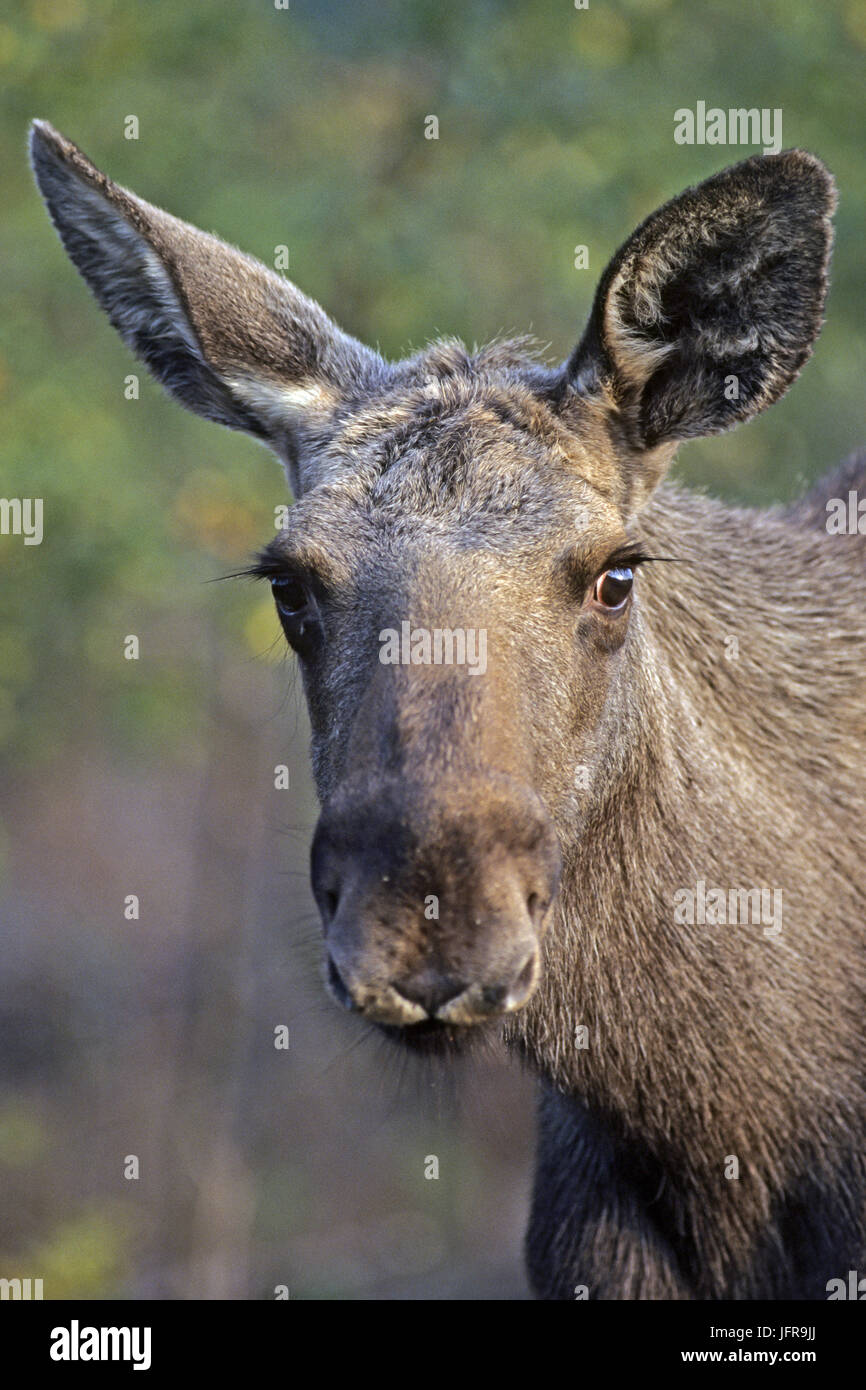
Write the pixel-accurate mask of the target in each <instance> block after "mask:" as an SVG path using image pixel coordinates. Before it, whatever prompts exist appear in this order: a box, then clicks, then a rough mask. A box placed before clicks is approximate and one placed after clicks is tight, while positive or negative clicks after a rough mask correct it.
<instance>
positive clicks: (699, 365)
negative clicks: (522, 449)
mask: <svg viewBox="0 0 866 1390" xmlns="http://www.w3.org/2000/svg"><path fill="white" fill-rule="evenodd" d="M835 203H836V199H835V188H834V184H833V179H832V177H831V175H830V174H829V172H828V170H827V169H826V168H825V167H824V165H823V164H822V163H821V161H820V160H818V159H816V158H815V157H814V156H813V155H809V154H806V153H804V152H803V151H801V150H788V151H785V152H784V153H782V154H778V155H767V156H761V155H758V156H755V157H754V158H752V159H747V160H745V161H744V162H743V163H742V164H737V165H734V166H733V167H732V168H730V169H725V170H723V171H722V172H721V173H720V174H716V175H715V177H713V178H711V179H708V180H707V181H706V182H705V183H702V184H699V185H698V186H697V187H695V188H690V189H687V190H686V192H685V193H683V194H681V195H680V196H679V197H678V198H674V199H672V201H671V202H669V203H666V204H665V205H664V206H663V207H661V208H659V210H658V211H657V212H654V213H653V214H652V216H650V217H648V218H647V220H646V221H645V222H643V223H642V224H641V226H640V227H638V229H637V231H636V232H634V233H633V234H632V236H631V237H630V238H629V240H628V241H627V242H626V243H625V245H624V246H622V247H621V248H620V250H619V251H618V252H617V254H616V255H615V256H614V258H613V260H612V261H611V263H610V265H609V266H608V267H607V270H606V271H605V272H604V275H603V276H602V279H601V283H600V284H599V287H598V291H597V293H596V297H595V302H594V304H593V309H592V313H591V316H590V320H589V324H588V326H587V329H586V332H585V333H584V336H583V338H582V340H581V342H580V344H579V346H578V347H577V349H576V350H575V352H574V353H573V355H572V357H571V358H570V359H569V361H568V362H567V363H566V365H565V367H564V369H563V374H562V380H563V384H567V385H569V386H570V387H571V388H572V390H574V391H576V392H577V393H578V394H579V395H583V396H586V395H590V396H593V395H598V396H601V397H603V398H604V399H605V401H606V403H607V405H608V406H609V407H610V408H611V410H612V413H613V415H614V416H615V417H616V420H617V423H618V424H619V426H620V429H621V431H623V432H624V435H625V440H626V443H627V444H628V445H630V446H631V447H632V448H634V449H638V450H648V451H656V457H657V458H658V459H659V460H662V461H664V460H666V461H669V460H670V457H671V456H672V454H673V447H674V446H675V445H676V443H677V441H679V440H682V439H691V438H693V437H695V436H698V435H709V434H718V433H719V432H720V431H722V430H726V429H728V428H730V426H731V425H734V424H737V423H738V422H739V421H741V420H748V419H750V418H751V417H752V416H753V415H756V414H757V413H758V412H759V411H761V410H763V409H764V408H765V406H768V405H771V404H772V402H773V401H775V400H777V399H778V397H779V396H781V395H782V393H783V392H784V391H785V390H786V389H787V388H788V386H789V385H790V384H791V382H792V381H793V380H794V379H795V377H796V376H797V374H798V373H799V371H800V369H801V367H802V366H803V364H804V362H805V361H806V360H807V358H808V357H809V354H810V352H811V349H812V344H813V343H814V341H815V339H816V337H817V336H818V332H819V330H820V327H821V321H822V310H823V306H824V298H825V294H826V289H827V264H828V260H829V255H830V248H831V243H832V230H831V226H830V217H831V215H832V213H833V210H834V208H835ZM666 445H667V446H671V447H669V448H665V447H664V446H666ZM659 446H662V447H659ZM647 481H650V480H647Z"/></svg>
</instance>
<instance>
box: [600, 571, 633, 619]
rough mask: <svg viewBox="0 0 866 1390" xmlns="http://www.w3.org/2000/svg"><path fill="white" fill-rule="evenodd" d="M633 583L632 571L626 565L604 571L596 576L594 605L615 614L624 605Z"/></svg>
mask: <svg viewBox="0 0 866 1390" xmlns="http://www.w3.org/2000/svg"><path fill="white" fill-rule="evenodd" d="M633 583H634V571H633V570H631V569H629V568H628V566H627V565H618V566H617V567H616V569H610V570H605V571H604V573H603V574H600V575H599V576H598V579H597V580H596V581H595V592H594V594H593V597H594V598H595V601H596V603H600V604H601V605H602V607H604V608H607V609H609V610H610V611H611V612H615V611H616V610H618V609H620V608H622V607H623V606H624V605H625V601H626V599H627V598H628V596H629V594H630V593H631V586H632V584H633Z"/></svg>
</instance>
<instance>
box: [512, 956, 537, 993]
mask: <svg viewBox="0 0 866 1390" xmlns="http://www.w3.org/2000/svg"><path fill="white" fill-rule="evenodd" d="M534 974H535V952H534V951H532V952H531V953H530V955H529V956H528V958H527V961H526V964H525V965H524V967H523V969H522V970H521V972H520V974H519V975H518V977H517V979H516V980H515V981H514V984H513V985H512V990H513V992H514V993H515V994H517V993H520V992H522V991H523V990H525V989H528V988H529V986H530V985H531V984H532V978H533V976H534Z"/></svg>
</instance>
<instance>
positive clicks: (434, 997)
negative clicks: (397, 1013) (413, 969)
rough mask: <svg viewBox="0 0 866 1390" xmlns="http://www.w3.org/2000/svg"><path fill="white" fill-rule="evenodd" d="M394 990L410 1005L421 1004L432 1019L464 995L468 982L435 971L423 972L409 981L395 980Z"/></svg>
mask: <svg viewBox="0 0 866 1390" xmlns="http://www.w3.org/2000/svg"><path fill="white" fill-rule="evenodd" d="M394 988H395V989H396V991H397V993H398V994H402V996H403V998H404V999H408V1000H409V1002H410V1004H420V1005H421V1008H422V1009H426V1010H427V1013H428V1014H429V1015H430V1017H431V1018H432V1017H433V1015H434V1014H435V1013H436V1010H437V1009H441V1008H442V1006H443V1005H444V1004H447V1003H448V1001H449V1000H450V999H456V998H457V996H458V994H462V993H463V991H464V990H465V989H466V981H465V980H456V979H455V978H454V976H453V975H440V974H439V973H438V971H434V970H421V971H419V972H418V973H417V974H416V975H413V976H412V978H411V979H409V980H395V981H394Z"/></svg>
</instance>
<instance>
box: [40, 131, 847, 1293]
mask: <svg viewBox="0 0 866 1390" xmlns="http://www.w3.org/2000/svg"><path fill="white" fill-rule="evenodd" d="M32 156H33V165H34V169H35V173H36V178H37V181H38V183H39V187H40V189H41V191H42V194H43V196H44V198H45V201H46V203H47V205H48V209H49V212H50V214H51V217H52V219H53V221H54V223H55V226H56V227H57V229H58V231H59V233H60V236H61V238H62V240H63V243H64V245H65V247H66V249H67V251H68V252H69V255H70V256H71V258H72V260H73V261H74V262H75V264H76V266H77V267H78V269H79V270H80V271H81V273H82V274H83V276H84V278H85V279H86V280H87V282H88V284H89V285H90V287H91V289H92V290H93V291H94V293H95V294H96V297H97V298H98V300H99V301H100V303H101V304H102V305H103V307H104V308H105V309H106V311H107V312H108V314H109V316H110V318H111V320H112V322H113V323H114V325H115V327H116V328H117V329H118V330H119V331H120V333H121V334H122V335H123V337H124V338H125V340H126V341H127V342H128V343H129V344H130V346H131V347H133V348H134V350H135V351H136V352H138V353H139V354H140V356H141V357H142V358H143V359H144V361H145V362H146V363H147V364H148V366H149V367H150V368H151V369H152V371H153V372H154V374H155V375H156V376H157V377H158V378H159V380H160V381H162V382H163V383H164V385H165V386H166V387H167V388H168V390H169V391H171V392H172V393H173V394H174V395H176V396H177V397H178V398H179V399H180V400H181V401H182V402H183V403H184V404H185V405H187V406H189V407H190V408H191V409H193V410H195V411H198V412H199V413H200V414H202V415H205V416H207V417H208V418H209V419H212V420H216V421H218V422H219V423H221V424H225V425H229V426H231V427H233V428H236V429H240V430H245V431H247V432H248V433H250V434H253V435H255V436H256V437H257V438H259V439H261V440H263V441H264V442H265V443H267V444H269V445H270V446H271V447H272V448H273V449H274V451H275V452H276V453H277V454H278V455H279V457H280V458H281V459H282V460H283V462H284V464H285V466H286V469H287V473H288V477H289V480H290V483H291V486H292V489H293V492H294V495H295V498H296V501H295V504H294V506H293V507H292V509H291V512H290V517H289V524H288V526H287V527H286V528H285V530H284V531H283V532H281V534H280V536H279V538H278V539H277V540H276V541H274V542H272V543H271V544H270V545H269V546H268V547H267V549H266V550H265V551H264V552H263V553H262V555H261V557H260V559H259V561H258V563H257V565H256V572H257V573H259V574H261V575H262V576H264V577H266V578H267V579H269V580H270V582H271V584H272V586H273V590H274V596H275V600H276V604H277V608H278V611H279V613H280V617H281V621H282V624H283V627H284V630H285V633H286V637H287V639H288V641H289V642H290V643H291V645H292V647H293V648H294V649H295V651H296V652H297V654H298V658H299V662H300V667H301V670H302V673H303V679H304V684H305V690H306V694H307V699H308V704H309V710H310V716H311V723H312V730H313V762H314V768H315V774H316V780H317V785H318V790H319V794H320V799H321V803H322V806H321V815H320V818H319V822H318V825H317V828H316V832H315V837H314V843H313V850H312V875H313V886H314V891H315V894H316V899H317V902H318V904H319V908H320V910H321V915H322V921H323V929H324V939H325V961H326V972H327V979H328V983H329V988H330V990H331V993H332V994H333V996H334V997H335V999H336V1000H337V1001H338V1002H340V1003H341V1004H343V1005H345V1006H346V1007H347V1008H350V1009H352V1010H356V1011H358V1012H359V1013H360V1014H362V1015H363V1016H364V1017H366V1018H367V1019H370V1020H372V1021H373V1022H375V1023H376V1024H377V1025H379V1026H380V1027H381V1028H382V1029H383V1030H384V1031H385V1032H386V1033H387V1034H389V1035H390V1036H391V1037H393V1038H394V1039H395V1040H396V1041H397V1043H398V1044H399V1045H401V1046H405V1047H411V1048H415V1049H418V1050H439V1051H444V1052H447V1051H449V1050H450V1049H454V1048H458V1047H460V1046H461V1044H462V1043H463V1042H464V1041H465V1040H471V1039H472V1038H473V1037H477V1036H478V1035H479V1034H480V1033H482V1032H483V1031H484V1030H490V1029H498V1030H500V1031H501V1032H502V1033H504V1035H505V1037H506V1039H507V1040H508V1041H509V1043H510V1044H511V1045H512V1046H513V1047H515V1048H518V1049H520V1050H521V1051H522V1052H523V1053H524V1054H525V1055H526V1056H527V1057H528V1058H529V1059H530V1061H531V1063H532V1065H533V1066H534V1067H535V1069H536V1070H537V1072H538V1074H539V1078H540V1090H541V1099H540V1118H539V1147H538V1161H537V1170H536V1178H535V1194H534V1200H533V1208H532V1216H531V1222H530V1230H529V1237H528V1258H529V1268H530V1274H531V1279H532V1282H533V1285H534V1287H535V1290H536V1291H537V1293H538V1294H539V1295H541V1296H544V1297H549V1298H572V1297H575V1296H576V1293H577V1296H580V1295H581V1294H583V1293H584V1292H585V1293H586V1294H587V1295H588V1296H589V1297H591V1298H608V1299H631V1298H635V1299H636V1298H643V1299H647V1298H660V1299H661V1298H670V1299H706V1298H710V1299H726V1298H727V1299H736V1298H781V1297H793V1298H823V1297H826V1290H827V1286H828V1282H829V1281H830V1280H833V1279H838V1278H842V1277H844V1276H845V1274H846V1271H848V1270H849V1269H856V1268H858V1267H860V1268H862V1267H863V1262H864V1260H866V1088H864V1067H863V1034H864V1024H863V1019H864V1011H866V1010H864V1006H866V950H864V921H866V816H864V796H866V794H864V770H866V768H864V764H866V757H864V744H866V679H864V676H866V607H864V602H863V590H864V579H866V539H864V537H863V536H862V535H861V534H859V533H858V528H856V527H855V528H853V533H852V534H829V533H828V528H827V526H826V524H825V522H826V516H827V504H828V503H829V502H830V501H831V499H833V498H842V499H849V498H850V495H851V494H852V493H854V494H856V496H858V497H859V496H860V495H862V494H863V492H864V489H866V456H864V455H855V456H854V457H852V458H851V459H850V460H849V461H848V463H847V464H845V465H844V467H843V468H842V470H841V471H840V472H839V473H838V474H837V475H836V477H834V478H830V479H828V480H827V481H825V482H824V483H823V484H820V485H818V486H817V487H816V488H815V490H814V491H813V492H812V493H811V494H810V495H809V496H807V497H806V498H804V499H803V500H802V502H801V503H799V504H798V505H797V506H795V507H792V508H788V509H787V510H784V509H781V508H776V509H772V510H769V511H764V512H760V511H749V510H745V509H737V508H733V507H727V506H723V505H721V504H720V503H718V502H714V501H712V500H710V499H707V498H705V497H702V496H696V495H693V494H690V493H688V492H685V491H681V490H679V489H676V488H674V487H671V486H669V485H667V484H665V483H664V481H663V479H664V476H665V473H666V471H667V469H668V467H669V465H670V463H671V460H672V457H673V454H674V451H675V449H676V446H677V444H678V442H679V441H681V440H684V439H689V438H692V437H695V436H700V435H710V434H715V433H718V432H719V431H722V430H725V429H727V428H728V427H730V426H732V425H734V424H736V423H738V422H740V421H745V420H748V419H749V418H750V417H752V416H754V415H755V414H756V413H757V412H758V411H760V410H762V409H763V408H764V407H765V406H767V405H769V404H771V403H772V402H773V401H774V400H776V399H777V398H778V397H779V396H780V395H782V393H783V392H784V391H785V390H786V388H787V387H788V386H789V385H790V384H791V382H792V381H793V380H794V378H795V377H796V375H797V373H798V372H799V371H800V369H801V367H802V366H803V364H804V362H805V361H806V359H807V357H808V356H809V353H810V350H811V347H812V344H813V342H814V340H815V337H816V335H817V333H818V331H819V328H820V324H821V317H822V312H823V303H824V296H825V290H826V268H827V260H828V256H829V248H830V240H831V234H830V220H829V219H830V216H831V214H832V211H833V206H834V193H833V185H832V180H831V178H830V176H829V174H828V173H827V171H826V169H825V168H824V167H823V165H822V164H821V163H820V162H819V161H818V160H817V159H815V158H813V157H812V156H810V155H808V154H804V153H802V152H800V151H789V152H787V153H783V154H780V155H773V156H768V157H758V158H754V159H749V160H746V161H745V162H744V163H742V164H739V165H737V166H735V167H734V168H731V169H727V170H725V171H723V172H722V173H720V174H717V175H716V176H715V177H713V178H711V179H709V180H708V181H707V182H706V183H703V184H701V185H700V186H699V187H697V188H693V189H689V190H687V191H686V192H685V193H683V194H682V195H681V196H680V197H678V198H675V199H674V200H673V201H671V202H670V203H668V204H666V205H665V206H664V207H662V208H661V209H660V210H659V211H658V212H656V213H654V214H653V215H652V216H651V217H649V218H648V219H647V221H646V222H644V223H643V224H642V225H641V226H640V227H639V228H638V229H637V231H636V232H635V233H634V234H633V235H632V236H631V237H630V238H629V240H628V241H627V242H626V243H625V245H624V246H623V247H622V249H621V250H620V251H619V252H618V254H617V255H616V256H615V257H614V259H613V261H612V262H611V264H610V266H609V267H608V269H607V270H606V271H605V273H604V275H603V277H602V280H601V283H600V285H599V289H598V292H597V295H596V298H595V302H594V306H593V309H592V313H591V316H590V320H589V324H588V326H587V328H586V331H585V333H584V335H583V338H582V340H581V342H580V344H579V345H578V347H577V348H576V349H575V351H574V352H573V353H572V355H571V356H570V357H569V358H568V359H567V360H566V361H565V362H564V363H563V364H562V365H561V366H559V367H555V368H551V367H547V366H545V365H543V364H542V363H541V362H540V361H539V360H537V358H535V357H534V356H533V354H532V352H531V351H530V350H529V349H528V348H527V347H526V345H525V344H524V343H522V342H513V343H502V342H500V343H496V344H493V345H492V346H490V347H487V348H485V349H482V350H480V351H477V352H474V353H469V352H468V351H466V350H465V349H464V348H463V346H462V345H460V344H459V343H455V342H440V343H437V344H434V345H433V346H432V347H430V348H429V349H427V350H426V351H424V352H421V353H419V354H417V355H416V356H414V357H412V358H410V359H408V360H406V361H403V362H399V363H394V364H392V363H388V362H386V361H384V360H383V359H382V358H381V357H380V356H378V355H377V354H376V353H374V352H372V351H370V350H369V349H367V348H366V347H364V346H362V345H361V344H360V343H359V342H357V341H355V340H354V339H352V338H351V337H349V336H347V335H346V334H345V333H343V332H342V331H341V330H340V329H338V328H337V327H336V325H335V324H334V323H333V322H332V321H331V320H330V319H329V318H328V317H327V315H326V314H325V313H324V312H323V311H322V310H321V309H320V308H319V307H318V305H316V304H314V303H313V302H312V301H310V300H309V299H307V298H305V297H304V296H303V295H302V294H301V293H300V292H299V291H298V290H297V289H295V288H294V286H292V285H291V284H290V283H289V282H288V281H286V280H283V279H281V278H280V277H278V276H276V275H274V274H272V273H271V272H270V271H268V270H267V269H266V268H265V267H264V266H262V265H260V264H259V263H258V262H256V261H254V260H251V259H250V258H248V257H246V256H244V255H242V254H241V253H240V252H238V251H235V250H233V249H232V248H231V247H228V246H226V245H224V244H223V243H222V242H220V241H218V240H216V239H215V238H214V237H211V236H207V235H205V234H204V233H202V232H199V231H197V230H196V229H195V228H193V227H191V226H189V225H187V224H186V223H183V222H180V221H178V220H176V219H175V218H173V217H171V216H169V215H168V214H166V213H164V212H162V211H160V210H159V209H157V208H155V207H152V206H151V205H149V204H148V203H145V202H143V201H142V200H141V199H140V198H138V197H136V196H135V195H134V194H132V193H130V192H128V191H127V190H125V189H122V188H120V187H118V186H117V185H115V184H114V183H112V182H111V181H110V180H109V179H108V178H106V177H105V176H104V175H103V174H101V173H99V171H98V170H96V169H95V168H94V167H93V166H92V165H91V164H90V162H89V161H88V160H87V159H86V158H85V156H84V155H83V154H82V153H81V152H80V151H79V150H78V149H77V148H76V147H75V146H74V145H72V144H71V143H70V142H68V141H67V140H65V139H64V138H63V137H62V136H60V135H59V134H58V133H57V132H56V131H54V130H53V129H52V128H51V127H50V126H47V125H45V124H42V123H37V124H36V125H35V127H34V131H33V143H32ZM855 514H858V513H856V512H855ZM482 636H483V641H482ZM398 639H399V640H398ZM386 644H387V646H386ZM482 651H483V661H482V660H481V656H480V654H481V653H482ZM470 653H471V654H474V655H469V654H470Z"/></svg>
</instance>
